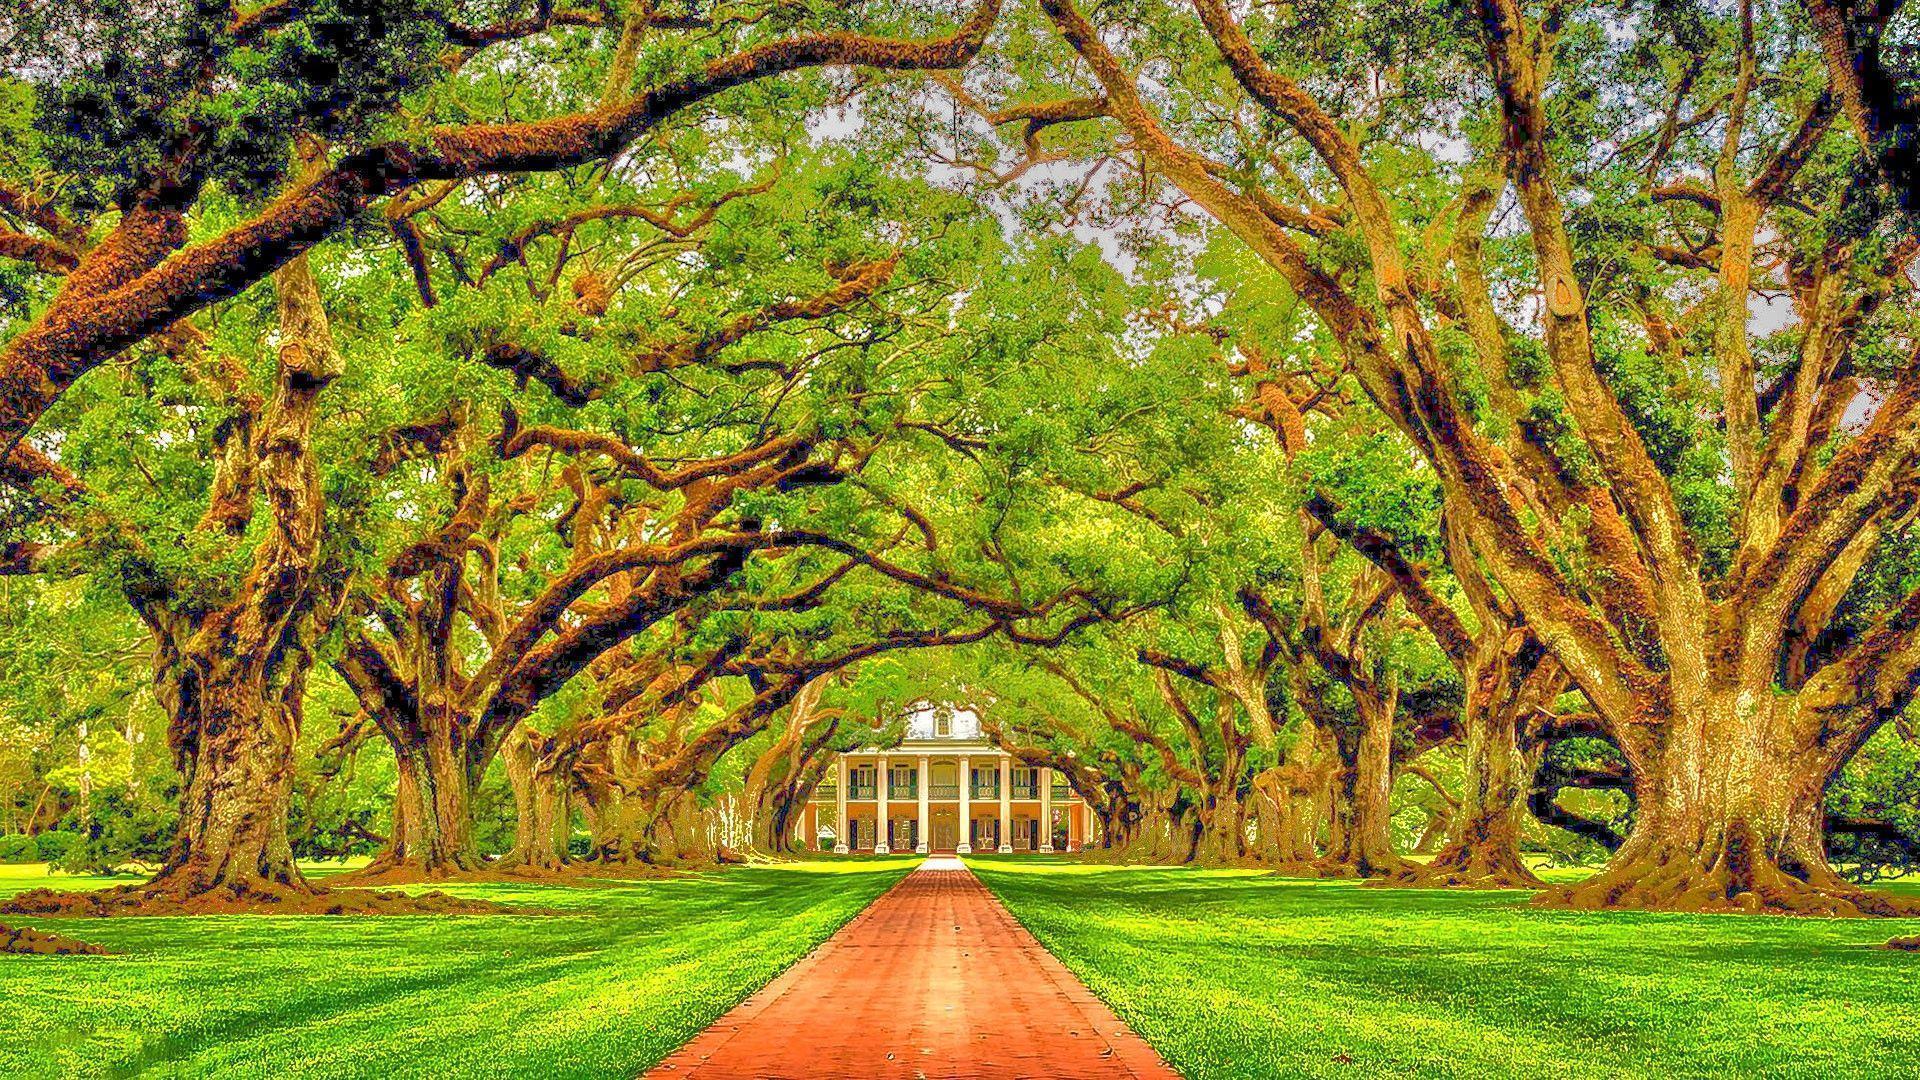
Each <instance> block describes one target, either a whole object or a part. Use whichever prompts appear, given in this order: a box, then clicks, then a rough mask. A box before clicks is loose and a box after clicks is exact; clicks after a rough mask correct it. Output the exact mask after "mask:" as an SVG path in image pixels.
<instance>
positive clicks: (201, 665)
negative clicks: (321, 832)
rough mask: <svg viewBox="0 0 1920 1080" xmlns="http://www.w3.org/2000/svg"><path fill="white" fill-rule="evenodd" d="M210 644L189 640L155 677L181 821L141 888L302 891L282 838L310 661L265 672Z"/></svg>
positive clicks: (251, 895) (186, 896) (227, 893)
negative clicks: (177, 779)
mask: <svg viewBox="0 0 1920 1080" xmlns="http://www.w3.org/2000/svg"><path fill="white" fill-rule="evenodd" d="M209 629H212V628H209ZM205 632H206V631H203V633H205ZM216 636H218V635H216ZM211 645H213V643H212V642H207V641H201V642H197V643H195V644H194V645H191V646H190V647H189V650H188V652H189V654H190V655H188V656H180V657H177V658H175V659H174V662H173V664H170V665H168V666H169V667H172V672H171V673H167V672H163V673H162V674H161V679H162V681H163V687H162V697H163V700H165V701H166V703H167V704H168V706H169V712H170V713H171V723H170V725H169V733H170V737H171V738H172V740H173V742H174V751H175V754H176V760H177V761H178V763H179V765H180V770H181V779H182V785H181V799H180V822H179V825H178V827H177V829H176V831H175V834H174V843H173V851H172V852H171V854H169V855H168V857H167V861H166V864H165V865H164V866H163V867H162V868H161V870H160V873H159V874H158V875H157V876H155V877H154V879H153V880H152V881H150V882H148V883H147V884H146V885H144V886H141V887H140V889H139V892H140V893H142V894H143V895H146V896H152V897H165V898H168V899H173V900H192V899H195V898H198V897H202V896H209V895H216V894H217V895H219V896H220V897H221V898H223V899H224V898H234V899H259V900H267V901H271V900H278V899H282V898H285V897H286V896H288V895H289V894H309V893H311V892H312V891H313V890H312V887H311V886H309V885H308V884H307V881H306V879H305V878H304V877H302V876H301V874H300V869H299V867H298V866H296V865H295V864H294V861H293V851H292V848H291V846H290V845H289V844H288V841H287V807H288V803H289V800H290V799H291V796H292V784H293V767H294V743H295V741H296V740H297V739H298V738H299V732H300V718H301V712H300V710H301V697H302V694H303V693H304V690H305V686H306V671H307V666H308V665H310V664H311V662H312V661H311V657H310V656H309V655H307V654H305V653H304V652H302V651H299V650H294V651H293V652H294V654H293V655H289V656H287V657H285V658H284V660H283V665H281V666H280V670H278V671H277V672H276V671H274V670H273V669H269V670H266V671H263V670H261V669H260V668H259V667H258V666H257V665H255V664H253V663H250V662H249V661H250V660H251V659H252V657H250V656H235V655H220V650H219V648H218V646H213V647H212V648H211V649H209V646H211ZM174 664H177V665H178V666H174ZM275 678H278V679H279V680H283V681H281V683H280V685H277V686H276V685H272V684H271V683H270V681H269V680H270V679H275Z"/></svg>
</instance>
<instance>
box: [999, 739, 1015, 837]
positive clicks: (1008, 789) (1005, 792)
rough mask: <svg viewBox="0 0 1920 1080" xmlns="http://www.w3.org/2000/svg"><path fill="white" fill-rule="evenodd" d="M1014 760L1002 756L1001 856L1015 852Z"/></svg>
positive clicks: (1004, 755)
mask: <svg viewBox="0 0 1920 1080" xmlns="http://www.w3.org/2000/svg"><path fill="white" fill-rule="evenodd" d="M1012 800H1013V759H1012V758H1010V757H1008V756H1007V755H1006V754H1001V755H1000V854H1002V855H1006V854H1008V853H1010V852H1011V851H1013V802H1012Z"/></svg>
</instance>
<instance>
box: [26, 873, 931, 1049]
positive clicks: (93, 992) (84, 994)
mask: <svg viewBox="0 0 1920 1080" xmlns="http://www.w3.org/2000/svg"><path fill="white" fill-rule="evenodd" d="M917 861H918V860H915V859H902V858H895V859H878V860H872V859H856V860H847V859H839V860H835V861H832V862H826V861H821V862H811V863H800V864H794V865H790V866H783V867H779V868H760V867H744V868H739V869H732V870H728V871H725V872H722V873H716V874H710V875H704V876H699V877H687V878H676V879H671V880H656V881H645V882H633V883H620V884H615V885H610V886H607V887H600V888H563V887H551V886H531V885H529V886H509V885H463V886H457V887H451V888H449V889H448V891H449V892H455V893H459V894H461V895H465V896H476V897H484V898H486V899H490V900H500V901H504V902H509V903H522V904H530V905H539V906H543V907H550V908H561V909H567V910H577V911H579V912H580V913H581V914H580V916H579V917H573V916H555V917H546V918H534V917H507V916H483V917H458V918H455V917H438V918H436V917H410V918H358V917H307V918H276V917H264V916H222V917H203V918H168V919H118V918H115V919H82V920H61V919H39V920H32V919H28V920H14V922H15V924H16V925H18V924H19V923H22V922H24V923H26V924H28V925H33V926H38V927H41V928H43V929H49V930H60V931H62V932H64V933H68V934H71V935H73V936H75V937H79V938H82V939H84V940H87V941H93V942H96V943H98V944H101V945H105V946H107V947H108V948H110V949H114V950H116V951H118V952H120V953H122V954H123V955H120V956H111V957H26V956H0V1076H4V1077H54V1076H130V1075H136V1074H138V1075H142V1076H163V1077H164V1076H181V1077H187V1076H192V1077H202V1076H214V1075H218V1076H221V1077H250V1076H261V1077H266V1076H272V1077H280V1076H291V1075H298V1076H324V1077H355V1076H367V1077H376V1076H377V1077H387V1076H432V1077H481V1076H486V1077H495V1076H540V1077H569V1076H593V1077H605V1076H633V1075H636V1074H637V1073H638V1072H639V1071H640V1070H642V1069H644V1068H646V1067H647V1066H649V1065H651V1064H653V1063H654V1062H656V1061H658V1060H659V1059H660V1058H662V1057H664V1056H666V1054H667V1053H668V1052H670V1051H671V1050H673V1049H674V1048H675V1047H677V1046H679V1045H680V1044H681V1043H682V1042H684V1041H685V1040H686V1039H687V1038H688V1037H690V1036H691V1035H693V1033H694V1032H696V1031H698V1030H700V1029H701V1028H703V1027H705V1026H706V1025H707V1024H708V1023H710V1022H711V1021H712V1020H713V1019H714V1018H715V1017H717V1016H719V1015H720V1014H721V1013H722V1012H725V1011H726V1010H727V1009H728V1008H730V1007H732V1006H733V1005H734V1004H735V1003H737V1002H738V1001H739V1000H740V999H742V998H744V997H745V996H747V995H748V994H749V993H751V992H752V991H753V990H755V989H757V988H759V987H760V986H762V985H763V984H765V983H766V982H767V981H768V980H769V979H771V978H772V977H773V976H774V975H776V974H777V973H779V972H780V971H781V970H782V969H784V968H785V967H787V966H788V965H789V964H791V963H792V962H793V961H794V960H796V959H798V958H799V957H800V956H802V955H803V954H805V953H806V951H807V950H808V949H810V948H812V947H813V946H814V945H815V944H817V943H818V942H820V941H823V940H825V939H826V937H827V936H828V935H829V934H831V933H832V932H833V931H834V930H835V929H837V928H838V927H839V926H840V925H841V924H842V923H844V922H845V921H846V920H847V919H849V918H851V917H852V916H853V915H854V914H855V913H856V912H858V911H859V910H860V909H861V908H863V907H865V906H866V905H867V904H868V903H869V902H870V901H872V900H873V898H874V897H876V896H878V895H879V894H880V893H881V892H882V891H884V890H885V889H886V887H887V886H889V885H891V884H892V883H893V882H894V881H896V880H898V879H899V877H900V876H901V875H902V874H904V873H905V872H906V871H907V870H908V869H909V868H910V867H911V866H913V865H915V863H916V862H917ZM20 869H21V868H18V867H0V895H11V894H13V893H15V892H18V891H20V890H22V889H27V888H32V887H35V886H40V885H47V884H52V885H54V886H55V887H60V888H72V887H76V886H84V885H98V884H104V882H100V881H98V880H94V881H88V880H87V879H74V878H55V879H52V880H51V881H50V880H49V879H47V878H44V877H40V876H37V875H36V876H29V875H28V874H26V873H21V872H19V871H20ZM9 872H11V873H9Z"/></svg>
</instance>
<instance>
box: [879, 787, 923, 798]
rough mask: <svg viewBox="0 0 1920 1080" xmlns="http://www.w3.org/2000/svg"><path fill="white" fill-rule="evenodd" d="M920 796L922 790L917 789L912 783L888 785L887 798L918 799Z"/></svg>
mask: <svg viewBox="0 0 1920 1080" xmlns="http://www.w3.org/2000/svg"><path fill="white" fill-rule="evenodd" d="M919 797H920V792H918V791H917V790H915V789H914V786H913V785H912V784H888V785H887V798H889V799H917V798H919Z"/></svg>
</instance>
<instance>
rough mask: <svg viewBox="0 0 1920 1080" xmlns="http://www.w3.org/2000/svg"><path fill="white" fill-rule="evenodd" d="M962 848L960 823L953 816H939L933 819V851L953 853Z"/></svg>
mask: <svg viewBox="0 0 1920 1080" xmlns="http://www.w3.org/2000/svg"><path fill="white" fill-rule="evenodd" d="M959 846H960V822H959V819H958V818H957V817H956V816H954V815H952V814H937V815H935V816H934V819H933V850H935V851H952V850H954V849H955V848H957V847H959Z"/></svg>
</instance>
